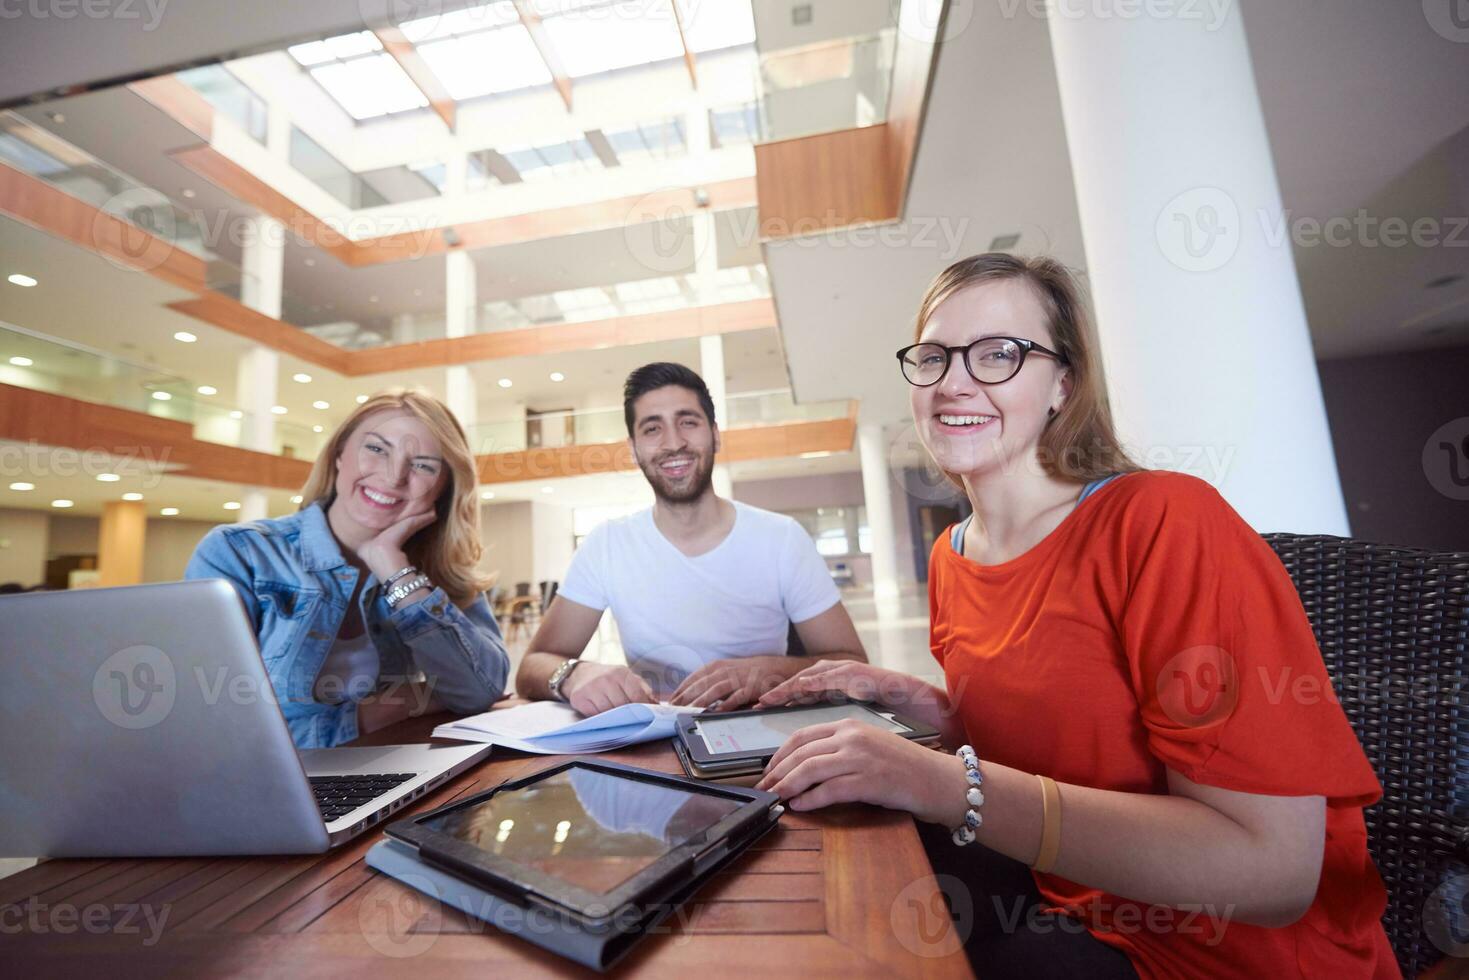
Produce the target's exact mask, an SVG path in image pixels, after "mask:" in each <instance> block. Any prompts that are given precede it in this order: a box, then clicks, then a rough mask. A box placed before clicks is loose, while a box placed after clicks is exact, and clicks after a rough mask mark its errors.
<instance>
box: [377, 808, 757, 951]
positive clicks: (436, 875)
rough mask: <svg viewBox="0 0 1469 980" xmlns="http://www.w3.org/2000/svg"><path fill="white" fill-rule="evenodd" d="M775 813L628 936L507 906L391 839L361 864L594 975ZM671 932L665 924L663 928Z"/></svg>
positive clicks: (690, 893) (506, 902)
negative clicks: (591, 970) (585, 968)
mask: <svg viewBox="0 0 1469 980" xmlns="http://www.w3.org/2000/svg"><path fill="white" fill-rule="evenodd" d="M779 816H780V808H779V807H777V808H776V812H774V813H772V815H771V819H770V821H769V822H768V823H767V824H766V825H765V826H764V827H763V828H762V829H761V830H759V831H758V832H757V833H755V834H753V835H752V836H751V837H750V839H749V840H748V841H746V842H745V844H744V845H743V846H741V847H738V848H735V849H734V850H732V851H730V853H728V854H726V855H725V856H724V858H723V859H722V860H720V861H718V862H717V863H715V864H714V865H712V866H711V867H710V868H709V869H708V870H707V871H706V872H705V873H704V874H702V875H700V876H698V877H697V878H694V879H693V880H691V881H690V882H689V883H688V884H687V885H686V886H685V887H683V888H680V889H679V890H678V891H677V892H676V893H674V895H672V896H671V897H670V898H669V900H668V901H666V902H663V903H661V905H660V907H659V909H658V911H657V912H656V913H655V914H654V915H653V916H652V917H651V918H650V919H648V920H647V921H645V922H643V923H641V924H639V926H638V927H637V928H636V929H635V930H633V931H630V932H621V931H617V930H605V931H591V930H588V929H585V928H581V927H580V926H579V925H578V923H577V921H576V920H575V918H574V917H573V916H569V915H562V914H559V913H556V912H552V911H550V910H547V909H544V908H541V907H540V906H537V905H522V904H520V903H519V902H514V901H510V900H509V899H506V898H503V897H501V896H499V895H496V894H494V893H493V892H490V891H487V890H486V889H484V888H481V887H480V886H478V885H475V884H473V883H471V882H468V881H465V880H464V879H463V878H459V877H457V876H455V875H453V874H450V873H449V872H447V871H443V870H440V869H439V868H436V867H433V866H432V865H429V864H426V863H424V862H423V861H421V860H419V857H418V852H417V851H416V850H415V849H414V848H413V847H411V846H409V845H407V844H404V843H402V842H401V841H396V840H393V839H392V838H384V839H383V840H381V841H379V842H378V843H377V844H374V845H373V846H372V849H371V850H369V851H368V852H367V865H368V867H370V868H376V869H377V870H378V871H381V872H382V873H383V874H385V875H388V876H389V877H392V878H395V879H397V880H398V881H400V882H402V883H403V884H405V885H407V886H408V887H410V888H412V889H414V890H416V891H420V892H422V893H424V894H425V895H427V896H429V897H430V898H433V899H436V900H438V901H440V902H442V903H444V904H445V905H449V906H452V907H453V908H456V909H458V910H459V911H461V912H463V913H464V914H465V915H468V916H471V917H473V918H476V919H480V920H482V921H484V922H487V923H489V924H490V925H492V926H494V927H495V928H497V929H499V930H501V931H502V932H506V933H509V934H511V935H515V936H519V937H520V938H521V939H524V940H526V941H527V942H531V943H535V944H536V945H537V946H539V947H541V948H542V949H545V950H548V951H549V952H552V953H555V954H556V955H557V956H563V957H565V958H566V959H569V960H571V961H573V962H575V963H580V964H581V965H582V966H585V967H590V968H591V969H593V970H596V971H598V972H599V973H602V972H606V971H607V970H608V969H609V968H611V967H612V965H613V964H615V963H616V962H617V961H618V960H620V959H621V958H622V957H623V956H625V955H627V953H628V951H629V950H631V949H632V948H633V946H635V945H636V944H637V942H638V940H640V939H642V938H643V937H644V936H646V935H648V934H649V933H650V932H651V931H653V930H654V929H656V928H657V927H658V926H659V925H660V924H661V923H662V922H663V921H664V920H665V919H667V918H668V916H669V914H670V913H672V912H673V910H674V908H675V907H678V906H681V905H683V904H684V903H685V902H687V901H688V900H689V899H690V898H692V897H693V896H694V893H695V892H697V891H698V890H699V888H700V887H702V886H703V884H704V883H705V882H706V881H708V880H709V879H710V878H711V877H712V876H714V875H716V874H718V873H719V872H720V871H722V870H724V869H725V868H726V867H728V866H729V864H730V863H731V862H733V861H734V860H735V859H736V858H738V857H740V856H741V855H742V854H744V853H745V851H747V850H748V849H749V847H750V845H751V844H753V843H754V842H755V841H757V840H759V839H760V838H761V837H763V836H764V835H765V834H766V833H767V832H769V830H770V828H771V827H774V826H775V825H776V822H777V820H778V818H779ZM672 928H677V926H676V925H671V926H670V927H669V929H672Z"/></svg>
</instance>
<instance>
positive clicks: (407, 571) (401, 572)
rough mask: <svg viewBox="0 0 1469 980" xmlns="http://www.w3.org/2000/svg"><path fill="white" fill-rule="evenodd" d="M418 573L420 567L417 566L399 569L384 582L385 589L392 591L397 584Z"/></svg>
mask: <svg viewBox="0 0 1469 980" xmlns="http://www.w3.org/2000/svg"><path fill="white" fill-rule="evenodd" d="M416 571H418V567H417V566H416V565H404V566H403V567H402V568H400V569H398V570H397V571H396V572H394V573H393V574H392V575H389V576H388V577H387V578H386V579H384V580H383V589H385V590H386V589H391V588H392V587H393V586H394V584H396V583H397V582H398V581H400V580H401V579H402V578H404V577H405V576H408V575H412V574H413V573H414V572H416Z"/></svg>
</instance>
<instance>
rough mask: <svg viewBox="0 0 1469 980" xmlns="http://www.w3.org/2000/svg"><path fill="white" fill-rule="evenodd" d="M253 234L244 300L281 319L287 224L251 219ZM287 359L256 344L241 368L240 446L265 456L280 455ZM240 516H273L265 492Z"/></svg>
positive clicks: (254, 493) (249, 492) (247, 501)
mask: <svg viewBox="0 0 1469 980" xmlns="http://www.w3.org/2000/svg"><path fill="white" fill-rule="evenodd" d="M250 221H251V224H250V227H249V229H248V230H249V235H248V236H247V237H246V239H245V242H244V246H243V249H242V252H241V262H240V265H241V269H242V271H243V272H244V277H243V278H242V280H241V283H240V302H241V303H243V304H244V305H245V306H248V307H249V308H250V309H252V310H255V311H256V312H258V313H264V314H265V315H266V316H268V317H273V318H275V319H277V320H278V319H280V315H281V296H282V290H283V285H284V282H285V274H286V236H285V225H283V224H281V223H280V222H279V221H276V220H275V219H274V218H269V217H266V216H264V215H260V216H258V217H255V218H252V219H250ZM280 369H281V358H280V354H279V353H277V352H276V351H275V350H274V349H273V348H270V347H265V346H262V345H259V344H257V345H255V346H253V347H251V348H250V349H249V350H248V351H246V352H245V354H244V356H243V357H241V358H240V360H239V363H238V364H237V365H236V366H235V401H236V402H237V403H238V407H239V409H240V411H242V412H244V413H245V416H244V418H243V419H242V420H241V422H240V445H241V446H242V447H243V448H245V449H254V450H256V451H257V452H262V453H274V452H275V416H274V415H272V414H271V411H270V410H271V407H272V406H274V405H275V403H276V384H277V381H278V379H279V377H280ZM236 516H237V518H238V519H239V520H241V521H256V520H261V519H263V518H265V517H267V516H269V514H268V505H267V498H266V493H265V491H264V490H261V489H256V488H250V489H246V490H245V491H244V494H243V495H242V496H241V498H240V509H239V511H238V512H237V513H236Z"/></svg>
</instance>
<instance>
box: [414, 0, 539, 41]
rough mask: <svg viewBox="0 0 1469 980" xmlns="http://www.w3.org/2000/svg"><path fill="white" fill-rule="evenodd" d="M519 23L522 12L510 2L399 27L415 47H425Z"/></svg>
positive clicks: (500, 2)
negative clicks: (449, 38) (444, 39)
mask: <svg viewBox="0 0 1469 980" xmlns="http://www.w3.org/2000/svg"><path fill="white" fill-rule="evenodd" d="M518 23H520V12H519V11H517V10H516V9H515V4H514V3H512V2H511V0H498V2H496V3H482V4H478V5H476V6H473V7H466V8H464V9H463V10H454V11H450V12H449V13H446V14H438V15H435V16H432V17H422V18H419V19H418V20H410V21H407V22H405V23H403V24H402V25H400V28H399V29H400V30H402V32H403V36H404V37H406V38H407V39H408V40H410V41H412V42H413V43H414V44H422V43H425V42H427V41H435V40H438V39H440V38H446V37H455V36H458V35H461V34H473V33H474V32H475V31H483V30H488V29H490V28H495V27H504V26H505V25H507V24H518Z"/></svg>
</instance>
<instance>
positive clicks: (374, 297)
mask: <svg viewBox="0 0 1469 980" xmlns="http://www.w3.org/2000/svg"><path fill="white" fill-rule="evenodd" d="M367 301H368V302H369V303H376V302H377V297H376V296H369V297H367Z"/></svg>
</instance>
